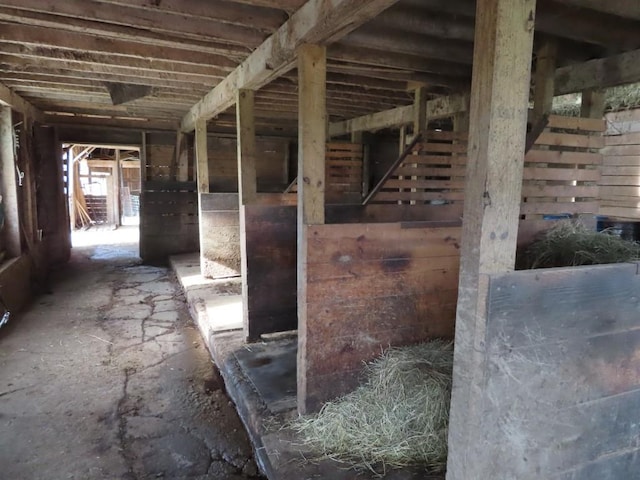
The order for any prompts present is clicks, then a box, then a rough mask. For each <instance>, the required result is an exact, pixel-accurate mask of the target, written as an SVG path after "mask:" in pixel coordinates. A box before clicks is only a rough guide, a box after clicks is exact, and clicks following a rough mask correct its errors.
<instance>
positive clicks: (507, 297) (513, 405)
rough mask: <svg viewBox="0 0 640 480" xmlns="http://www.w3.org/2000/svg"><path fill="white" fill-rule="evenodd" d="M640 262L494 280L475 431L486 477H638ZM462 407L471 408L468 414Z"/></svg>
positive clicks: (487, 295)
mask: <svg viewBox="0 0 640 480" xmlns="http://www.w3.org/2000/svg"><path fill="white" fill-rule="evenodd" d="M638 268H639V265H636V264H617V265H599V266H593V267H577V268H564V269H543V270H535V271H526V270H525V271H520V272H512V273H507V274H500V275H492V276H486V278H482V279H481V282H480V283H481V285H488V288H485V289H484V290H483V294H482V298H480V300H479V301H482V302H486V308H487V315H488V317H487V325H488V327H487V331H486V342H485V345H484V346H482V347H481V348H479V349H478V351H477V363H478V365H480V366H482V368H483V375H480V376H478V377H477V378H479V379H480V380H479V381H481V382H482V383H481V385H478V388H477V389H476V392H477V393H478V395H480V397H479V398H476V399H475V400H474V401H475V403H476V404H479V405H482V409H481V410H479V409H475V410H474V409H468V408H465V409H463V411H465V412H468V413H467V415H468V418H465V419H464V420H465V423H464V425H465V428H466V430H465V435H467V436H468V438H469V443H468V445H470V446H471V450H470V451H468V452H467V454H468V455H471V456H472V457H473V458H475V459H476V461H477V463H476V467H475V468H476V469H475V472H477V475H478V476H477V478H518V479H538V478H545V479H559V480H573V479H576V480H577V479H580V480H600V479H604V478H610V479H614V478H615V479H627V478H628V479H631V478H636V477H637V474H638V471H639V468H640V456H639V446H638V438H639V437H640V423H639V422H637V421H635V420H633V421H632V420H630V419H637V417H638V413H637V412H638V408H639V407H640V376H639V375H638V372H640V318H639V317H638V301H637V299H638V298H639V297H640V276H639V275H638ZM461 411H462V410H461Z"/></svg>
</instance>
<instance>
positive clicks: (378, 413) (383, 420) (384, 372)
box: [291, 340, 453, 471]
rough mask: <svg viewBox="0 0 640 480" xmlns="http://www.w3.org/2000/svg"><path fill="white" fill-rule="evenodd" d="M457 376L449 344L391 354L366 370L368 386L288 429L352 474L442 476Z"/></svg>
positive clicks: (427, 346)
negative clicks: (396, 471) (408, 471)
mask: <svg viewBox="0 0 640 480" xmlns="http://www.w3.org/2000/svg"><path fill="white" fill-rule="evenodd" d="M452 369H453V343H452V342H445V341H440V340H438V341H432V342H429V343H424V344H420V345H415V346H410V347H402V348H390V349H388V350H387V351H386V352H385V353H383V354H382V356H381V357H380V358H379V359H377V360H375V361H374V362H372V363H371V364H369V365H367V367H366V373H365V374H366V383H365V384H363V385H362V386H360V387H359V388H358V389H357V390H355V391H354V392H352V393H350V394H348V395H346V396H345V397H343V398H341V399H339V400H337V401H335V402H330V403H327V404H326V405H325V406H324V407H323V408H322V410H321V411H320V413H319V414H317V415H313V416H309V417H301V418H299V419H297V420H295V421H294V422H293V424H292V425H291V426H292V428H293V429H294V430H296V431H297V432H298V433H299V434H300V435H301V437H302V440H303V442H304V443H305V444H306V445H308V446H311V447H312V448H313V449H314V450H316V451H318V452H320V456H324V457H330V458H333V459H334V460H339V461H344V462H348V463H350V464H351V465H352V466H353V467H354V468H362V469H364V468H369V469H371V470H373V471H384V470H385V469H386V467H407V466H411V465H420V466H424V467H425V468H426V469H428V470H431V471H441V470H443V469H444V467H445V465H446V459H447V431H448V424H449V402H450V398H451V376H452Z"/></svg>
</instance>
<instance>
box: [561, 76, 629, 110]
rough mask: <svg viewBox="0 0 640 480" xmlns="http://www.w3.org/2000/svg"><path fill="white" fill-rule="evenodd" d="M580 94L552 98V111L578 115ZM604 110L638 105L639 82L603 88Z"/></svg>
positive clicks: (623, 108)
mask: <svg viewBox="0 0 640 480" xmlns="http://www.w3.org/2000/svg"><path fill="white" fill-rule="evenodd" d="M581 100H582V95H580V94H579V93H570V94H568V95H562V96H559V97H555V98H554V99H553V109H552V113H553V114H554V115H562V116H564V117H579V116H580V104H581ZM604 101H605V110H606V111H608V112H616V111H619V110H626V109H632V108H638V107H640V83H632V84H629V85H621V86H618V87H611V88H607V89H605V99H604Z"/></svg>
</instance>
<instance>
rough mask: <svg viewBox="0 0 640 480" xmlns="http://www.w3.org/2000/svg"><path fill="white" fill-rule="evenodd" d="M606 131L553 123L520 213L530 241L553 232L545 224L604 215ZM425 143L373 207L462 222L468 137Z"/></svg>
mask: <svg viewBox="0 0 640 480" xmlns="http://www.w3.org/2000/svg"><path fill="white" fill-rule="evenodd" d="M604 129H605V126H604V122H603V121H601V120H594V119H588V118H568V117H559V116H552V117H550V119H549V125H548V127H547V128H546V129H545V131H544V132H543V133H542V135H540V137H539V138H538V139H537V141H536V143H535V145H534V147H533V149H532V150H531V151H529V152H528V154H527V156H526V158H525V168H524V172H523V190H522V205H521V208H520V212H521V220H522V221H521V228H522V230H523V231H525V232H527V235H526V237H529V236H530V235H529V234H534V233H535V232H537V231H539V230H541V229H546V228H548V227H549V226H550V222H548V221H545V219H549V218H553V217H557V216H563V215H580V214H597V213H598V211H599V208H600V200H599V199H600V193H599V183H600V166H601V164H602V155H601V153H600V149H601V148H602V147H603V145H604V140H603V138H602V132H603V131H604ZM425 137H426V138H425V140H424V141H423V142H421V143H419V144H417V145H416V147H415V149H414V152H413V154H412V155H409V156H408V157H407V158H406V159H405V161H404V162H403V163H402V164H401V165H400V166H399V167H398V168H397V169H396V170H395V171H394V173H393V175H392V176H391V178H390V179H389V180H388V181H387V182H386V183H385V184H384V186H383V187H382V188H381V190H380V192H379V193H377V194H376V195H375V197H374V198H373V200H372V201H371V203H372V204H378V205H381V204H385V205H387V206H391V205H402V206H403V208H405V209H406V208H410V209H415V210H419V209H422V210H425V212H424V213H425V217H424V218H428V219H429V220H431V219H434V220H455V219H459V218H460V215H462V209H463V202H464V184H465V173H466V162H467V157H466V151H467V144H466V142H467V134H466V133H464V132H461V133H457V132H441V131H429V132H427V133H426V135H425ZM427 207H428V208H427ZM437 209H442V215H439V216H437V217H434V213H433V212H434V211H436V210H437ZM445 209H446V210H445ZM427 215H428V216H427Z"/></svg>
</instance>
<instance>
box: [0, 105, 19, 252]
mask: <svg viewBox="0 0 640 480" xmlns="http://www.w3.org/2000/svg"><path fill="white" fill-rule="evenodd" d="M14 142H15V140H14V138H13V118H12V112H11V107H5V106H3V107H0V162H1V163H0V167H1V170H0V175H1V176H2V183H1V184H0V195H2V208H3V211H4V229H3V230H4V232H3V233H4V241H5V249H6V251H7V254H8V255H9V256H10V257H18V256H20V254H21V253H22V248H21V245H20V214H19V210H18V208H19V205H18V182H17V179H16V158H15V152H14Z"/></svg>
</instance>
